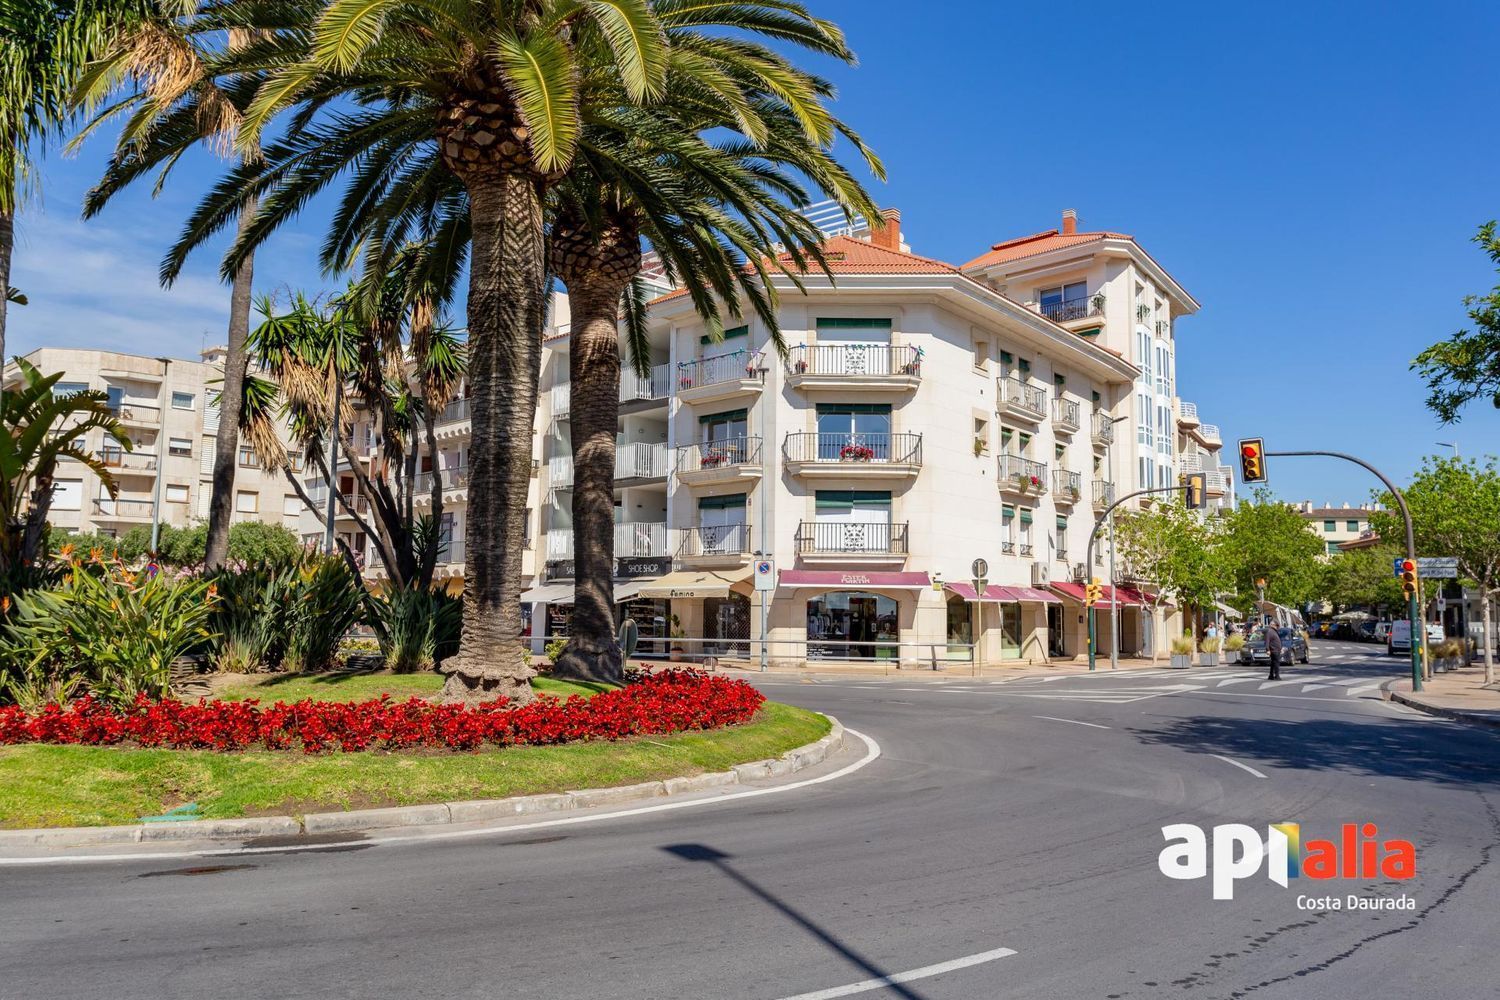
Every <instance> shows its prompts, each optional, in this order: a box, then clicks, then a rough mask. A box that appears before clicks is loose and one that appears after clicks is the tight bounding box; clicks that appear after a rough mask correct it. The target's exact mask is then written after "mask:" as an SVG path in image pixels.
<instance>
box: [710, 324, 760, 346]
mask: <svg viewBox="0 0 1500 1000" xmlns="http://www.w3.org/2000/svg"><path fill="white" fill-rule="evenodd" d="M749 336H750V327H748V326H735V327H730V328H729V329H727V330H725V331H724V336H723V337H722V338H720V340H714V338H712V337H710V336H709V335H708V334H706V333H705V334H704V335H703V336H701V337H699V338H698V343H700V344H716V343H720V342H722V341H724V340H733V339H735V338H736V337H749Z"/></svg>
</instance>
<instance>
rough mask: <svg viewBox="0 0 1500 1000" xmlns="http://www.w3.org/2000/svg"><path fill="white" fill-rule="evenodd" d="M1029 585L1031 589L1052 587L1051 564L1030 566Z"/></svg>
mask: <svg viewBox="0 0 1500 1000" xmlns="http://www.w3.org/2000/svg"><path fill="white" fill-rule="evenodd" d="M1031 585H1032V586H1033V587H1050V586H1052V564H1051V563H1044V562H1037V563H1032V564H1031Z"/></svg>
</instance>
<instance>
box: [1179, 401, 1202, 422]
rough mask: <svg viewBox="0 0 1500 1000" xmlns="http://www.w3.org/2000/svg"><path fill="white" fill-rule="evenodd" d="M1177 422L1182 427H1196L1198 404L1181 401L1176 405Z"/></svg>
mask: <svg viewBox="0 0 1500 1000" xmlns="http://www.w3.org/2000/svg"><path fill="white" fill-rule="evenodd" d="M1177 422H1178V423H1179V424H1181V425H1182V426H1183V427H1197V426H1198V404H1197V403H1189V402H1188V401H1187V400H1182V401H1180V402H1179V403H1178V409H1177Z"/></svg>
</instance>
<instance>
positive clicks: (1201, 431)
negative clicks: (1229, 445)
mask: <svg viewBox="0 0 1500 1000" xmlns="http://www.w3.org/2000/svg"><path fill="white" fill-rule="evenodd" d="M1188 433H1189V434H1191V435H1193V437H1195V438H1197V439H1198V440H1199V442H1200V443H1202V444H1203V445H1204V446H1205V447H1207V448H1218V447H1220V446H1221V445H1223V443H1224V438H1223V437H1222V436H1221V434H1220V432H1219V425H1218V424H1199V425H1198V426H1197V427H1190V428H1188Z"/></svg>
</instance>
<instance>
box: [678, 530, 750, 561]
mask: <svg viewBox="0 0 1500 1000" xmlns="http://www.w3.org/2000/svg"><path fill="white" fill-rule="evenodd" d="M749 553H750V526H749V525H748V524H695V525H693V526H692V527H690V528H688V529H687V530H686V531H684V532H683V533H682V546H681V548H680V550H679V551H678V553H677V554H678V556H679V557H682V558H695V557H697V558H701V557H704V556H742V555H748V554H749Z"/></svg>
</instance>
